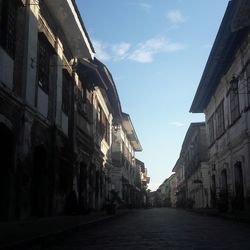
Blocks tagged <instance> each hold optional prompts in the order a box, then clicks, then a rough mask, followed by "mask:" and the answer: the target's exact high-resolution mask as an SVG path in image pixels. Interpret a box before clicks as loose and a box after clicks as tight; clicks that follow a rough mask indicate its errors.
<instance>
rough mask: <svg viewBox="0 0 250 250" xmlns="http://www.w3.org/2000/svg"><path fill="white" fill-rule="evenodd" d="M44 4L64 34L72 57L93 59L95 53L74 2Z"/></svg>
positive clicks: (48, 0) (45, 0)
mask: <svg viewBox="0 0 250 250" xmlns="http://www.w3.org/2000/svg"><path fill="white" fill-rule="evenodd" d="M44 2H45V3H46V5H47V7H48V9H49V11H50V13H51V15H52V16H53V17H54V18H55V20H56V21H57V23H58V24H59V25H60V27H61V29H62V31H63V33H64V34H65V37H66V40H67V44H68V46H69V48H70V50H71V53H72V55H73V57H74V58H88V59H93V58H94V53H95V51H94V48H93V45H92V43H91V41H90V39H89V36H88V33H87V31H86V29H85V27H84V24H83V21H82V19H81V16H80V14H79V11H78V9H77V6H76V4H75V2H74V1H73V2H72V0H64V1H62V0H53V1H51V0H44Z"/></svg>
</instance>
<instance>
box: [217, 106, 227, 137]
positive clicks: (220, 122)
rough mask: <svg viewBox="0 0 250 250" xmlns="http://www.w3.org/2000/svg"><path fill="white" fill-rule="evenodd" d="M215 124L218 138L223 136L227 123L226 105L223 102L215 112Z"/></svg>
mask: <svg viewBox="0 0 250 250" xmlns="http://www.w3.org/2000/svg"><path fill="white" fill-rule="evenodd" d="M215 122H216V137H219V136H221V135H222V134H223V133H224V131H225V121H224V103H223V101H222V102H221V103H220V105H219V106H218V108H217V110H216V112H215Z"/></svg>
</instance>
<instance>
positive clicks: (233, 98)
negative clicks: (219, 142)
mask: <svg viewBox="0 0 250 250" xmlns="http://www.w3.org/2000/svg"><path fill="white" fill-rule="evenodd" d="M230 112H231V123H233V122H234V121H235V120H237V118H238V117H239V116H240V107H239V95H238V93H235V92H234V91H231V92H230Z"/></svg>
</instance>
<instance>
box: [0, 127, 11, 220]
mask: <svg viewBox="0 0 250 250" xmlns="http://www.w3.org/2000/svg"><path fill="white" fill-rule="evenodd" d="M0 138H1V139H0V157H1V167H0V170H1V172H0V200H1V201H0V221H7V220H8V219H9V215H10V197H11V194H10V192H11V169H12V165H13V158H14V157H13V151H14V143H13V133H12V131H11V130H10V129H9V128H8V127H6V126H5V125H4V124H3V123H0Z"/></svg>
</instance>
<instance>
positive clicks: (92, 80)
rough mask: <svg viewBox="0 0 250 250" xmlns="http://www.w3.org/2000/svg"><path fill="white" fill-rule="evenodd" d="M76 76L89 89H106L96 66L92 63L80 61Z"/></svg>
mask: <svg viewBox="0 0 250 250" xmlns="http://www.w3.org/2000/svg"><path fill="white" fill-rule="evenodd" d="M77 74H78V75H79V77H80V80H82V81H84V82H85V83H86V84H87V85H88V86H89V87H90V88H94V87H95V86H98V87H100V88H102V89H107V86H106V84H105V81H104V80H103V78H102V76H101V74H100V72H99V70H98V67H97V65H95V64H94V63H92V62H90V61H87V60H84V59H80V60H78V63H77Z"/></svg>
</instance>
